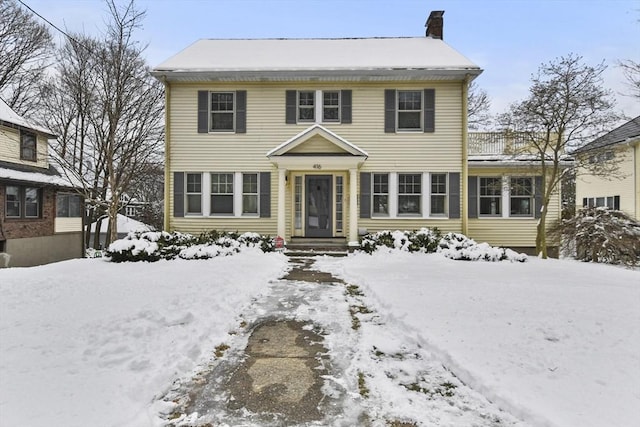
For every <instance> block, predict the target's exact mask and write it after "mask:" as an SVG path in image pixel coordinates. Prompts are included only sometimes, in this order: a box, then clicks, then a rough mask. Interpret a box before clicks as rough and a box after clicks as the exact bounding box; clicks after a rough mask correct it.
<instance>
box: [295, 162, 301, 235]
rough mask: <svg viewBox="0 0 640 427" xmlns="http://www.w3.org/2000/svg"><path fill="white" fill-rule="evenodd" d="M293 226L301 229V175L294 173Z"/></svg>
mask: <svg viewBox="0 0 640 427" xmlns="http://www.w3.org/2000/svg"><path fill="white" fill-rule="evenodd" d="M294 191H295V193H294V197H295V201H294V204H295V228H296V230H300V229H302V177H301V176H300V175H296V177H295V183H294Z"/></svg>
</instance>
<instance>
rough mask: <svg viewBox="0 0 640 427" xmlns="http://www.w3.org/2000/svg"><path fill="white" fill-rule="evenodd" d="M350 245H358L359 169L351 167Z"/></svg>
mask: <svg viewBox="0 0 640 427" xmlns="http://www.w3.org/2000/svg"><path fill="white" fill-rule="evenodd" d="M349 246H358V170H357V169H349Z"/></svg>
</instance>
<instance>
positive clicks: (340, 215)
mask: <svg viewBox="0 0 640 427" xmlns="http://www.w3.org/2000/svg"><path fill="white" fill-rule="evenodd" d="M343 197H344V179H343V177H342V176H341V175H337V176H336V232H337V233H341V232H342V228H343V224H344V206H343V204H342V199H343Z"/></svg>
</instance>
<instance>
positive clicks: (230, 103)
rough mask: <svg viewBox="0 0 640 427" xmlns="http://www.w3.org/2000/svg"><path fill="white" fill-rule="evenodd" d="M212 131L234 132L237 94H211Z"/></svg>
mask: <svg viewBox="0 0 640 427" xmlns="http://www.w3.org/2000/svg"><path fill="white" fill-rule="evenodd" d="M210 97H211V122H210V123H211V131H214V132H233V131H234V130H235V126H234V124H235V93H234V92H211V93H210Z"/></svg>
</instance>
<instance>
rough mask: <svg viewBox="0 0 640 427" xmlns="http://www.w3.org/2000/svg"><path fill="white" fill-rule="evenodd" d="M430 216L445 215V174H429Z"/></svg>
mask: <svg viewBox="0 0 640 427" xmlns="http://www.w3.org/2000/svg"><path fill="white" fill-rule="evenodd" d="M430 202H431V203H430V206H431V207H430V210H431V215H446V214H447V174H446V173H432V174H431V199H430Z"/></svg>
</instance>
